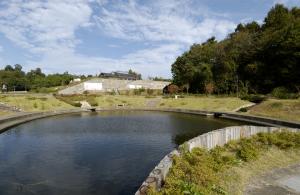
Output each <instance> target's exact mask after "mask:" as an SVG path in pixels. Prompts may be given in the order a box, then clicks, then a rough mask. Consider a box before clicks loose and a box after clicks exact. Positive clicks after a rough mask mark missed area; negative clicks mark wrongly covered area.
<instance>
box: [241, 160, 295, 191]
mask: <svg viewBox="0 0 300 195" xmlns="http://www.w3.org/2000/svg"><path fill="white" fill-rule="evenodd" d="M244 194H246V195H267V194H272V195H288V194H289V195H300V164H296V165H291V166H289V167H286V168H281V169H274V170H273V171H270V172H268V173H266V174H264V175H262V176H259V177H256V178H253V179H252V181H251V182H250V183H249V184H248V186H247V187H246V189H245V191H244Z"/></svg>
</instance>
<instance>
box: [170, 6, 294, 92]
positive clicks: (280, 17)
mask: <svg viewBox="0 0 300 195" xmlns="http://www.w3.org/2000/svg"><path fill="white" fill-rule="evenodd" d="M172 75H173V81H174V83H175V84H177V85H178V86H185V87H186V88H187V89H188V90H189V92H192V93H215V94H233V93H237V94H257V93H260V94H267V93H271V92H272V91H274V90H275V91H276V90H280V91H286V92H287V93H300V8H299V7H294V8H291V9H289V8H287V7H285V6H283V5H280V4H277V5H275V6H274V7H273V8H272V9H271V10H270V11H269V12H268V14H267V16H266V17H265V19H264V22H263V23H262V24H261V25H260V24H258V23H257V22H255V21H253V22H250V23H247V24H239V25H237V27H236V29H235V31H234V32H233V33H231V34H229V35H228V36H227V37H226V38H225V39H224V40H222V41H217V40H216V39H215V38H214V37H212V38H210V39H208V40H207V41H206V42H204V43H202V44H194V45H192V46H191V48H190V49H189V50H188V51H187V52H185V53H183V54H182V55H181V56H179V57H178V58H177V59H176V61H175V62H174V63H173V64H172Z"/></svg>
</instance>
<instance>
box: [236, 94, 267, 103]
mask: <svg viewBox="0 0 300 195" xmlns="http://www.w3.org/2000/svg"><path fill="white" fill-rule="evenodd" d="M241 99H242V100H248V101H249V102H253V103H256V104H258V103H261V102H262V101H265V100H266V97H265V96H263V95H255V94H250V95H244V96H242V97H241Z"/></svg>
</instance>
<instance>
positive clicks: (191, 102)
mask: <svg viewBox="0 0 300 195" xmlns="http://www.w3.org/2000/svg"><path fill="white" fill-rule="evenodd" d="M245 104H249V102H248V101H244V100H241V99H239V98H235V97H216V96H209V97H206V96H201V97H197V96H186V97H184V98H179V99H174V98H168V99H162V100H161V101H160V104H159V107H161V108H185V109H194V110H207V111H233V110H235V109H237V108H239V107H240V106H242V105H245Z"/></svg>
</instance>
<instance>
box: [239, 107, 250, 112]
mask: <svg viewBox="0 0 300 195" xmlns="http://www.w3.org/2000/svg"><path fill="white" fill-rule="evenodd" d="M247 111H248V110H247V108H241V109H240V110H239V112H247Z"/></svg>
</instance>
